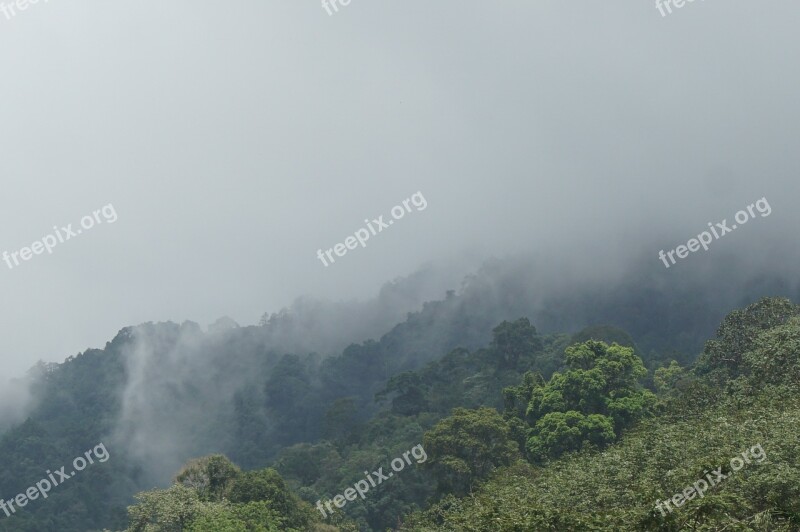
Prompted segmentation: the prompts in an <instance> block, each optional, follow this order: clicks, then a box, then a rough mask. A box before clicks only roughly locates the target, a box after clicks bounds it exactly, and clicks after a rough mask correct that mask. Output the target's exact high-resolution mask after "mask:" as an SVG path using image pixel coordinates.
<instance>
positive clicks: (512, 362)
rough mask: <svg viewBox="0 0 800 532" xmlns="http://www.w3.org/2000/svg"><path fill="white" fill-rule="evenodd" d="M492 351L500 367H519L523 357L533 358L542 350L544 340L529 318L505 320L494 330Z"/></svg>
mask: <svg viewBox="0 0 800 532" xmlns="http://www.w3.org/2000/svg"><path fill="white" fill-rule="evenodd" d="M492 334H493V339H492V344H491V346H490V349H489V351H490V353H491V354H492V355H493V356H494V357H495V359H496V360H497V364H498V367H499V368H500V369H512V370H513V369H517V367H518V365H519V363H520V361H521V360H523V359H529V360H532V359H533V357H534V355H535V354H536V353H538V352H540V351H541V350H542V340H541V339H540V338H539V334H538V333H537V332H536V327H534V326H533V325H531V322H530V321H529V320H528V318H520V319H518V320H516V321H513V322H509V321H503V322H502V323H501V324H500V325H498V326H497V327H495V328H494V329H493V330H492Z"/></svg>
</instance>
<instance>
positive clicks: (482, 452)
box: [423, 408, 519, 494]
mask: <svg viewBox="0 0 800 532" xmlns="http://www.w3.org/2000/svg"><path fill="white" fill-rule="evenodd" d="M423 441H424V448H425V451H426V452H427V453H428V456H429V458H428V461H427V462H426V466H427V467H429V468H430V469H431V470H432V471H433V472H434V476H435V477H436V479H437V481H438V484H439V489H440V490H441V491H444V492H455V493H462V494H463V493H466V492H467V491H468V490H469V488H470V486H472V484H473V483H474V482H475V481H476V480H480V479H483V478H486V477H487V476H488V475H489V473H491V472H492V471H493V470H494V469H495V468H497V467H500V466H505V465H509V464H511V463H512V462H513V461H514V460H515V459H517V458H518V457H519V450H518V445H517V443H516V442H515V441H514V439H513V437H512V435H511V429H510V427H509V426H508V424H507V423H506V422H505V421H504V420H503V418H502V416H501V415H500V414H499V413H498V412H497V411H496V410H494V409H492V408H479V409H477V410H467V409H464V408H456V409H454V410H453V413H452V415H451V416H450V417H447V418H445V419H443V420H441V421H440V422H439V423H437V424H436V426H435V427H433V429H431V430H430V431H429V432H427V433H426V434H425V437H424V439H423Z"/></svg>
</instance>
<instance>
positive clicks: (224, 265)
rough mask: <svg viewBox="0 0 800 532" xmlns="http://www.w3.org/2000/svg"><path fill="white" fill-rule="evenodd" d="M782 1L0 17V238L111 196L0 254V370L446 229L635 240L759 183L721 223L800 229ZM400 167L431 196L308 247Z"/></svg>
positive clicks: (558, 244) (238, 306) (296, 4)
mask: <svg viewBox="0 0 800 532" xmlns="http://www.w3.org/2000/svg"><path fill="white" fill-rule="evenodd" d="M6 1H7V0H6ZM798 24H800V5H799V4H798V3H797V2H790V1H788V0H780V1H775V2H766V3H765V2H753V1H750V2H744V1H741V0H738V1H731V0H725V1H724V2H723V1H721V0H708V1H699V0H698V1H695V2H694V3H687V4H686V5H685V6H684V7H682V8H681V9H674V8H673V13H672V14H670V15H668V16H666V17H662V16H661V15H660V14H659V12H658V10H657V9H656V7H655V5H654V2H647V1H645V2H642V1H633V0H628V1H615V2H587V1H580V2H579V1H576V0H572V1H563V0H558V1H556V0H553V1H538V0H537V1H531V0H524V1H522V0H520V1H503V2H464V1H455V0H436V1H435V2H430V1H427V2H399V1H383V0H381V1H375V0H370V1H367V0H352V1H351V3H350V4H349V5H348V6H347V7H343V6H340V9H339V12H338V13H335V14H334V15H333V16H329V15H328V14H327V13H326V11H325V10H324V9H323V8H322V6H321V5H320V3H319V2H318V1H315V0H309V1H303V2H301V1H297V0H291V1H289V0H285V1H282V2H275V1H260V2H255V1H244V2H227V3H220V2H208V1H203V0H201V1H196V0H195V1H192V2H189V1H187V0H176V1H173V2H155V1H152V0H142V1H137V2H130V1H127V2H107V1H105V2H101V1H99V0H83V1H81V2H68V1H62V0H50V2H49V3H44V2H43V1H40V2H39V3H38V4H35V5H31V6H29V7H28V9H26V10H25V11H21V12H18V13H17V15H16V16H14V17H13V18H11V19H10V20H9V19H7V18H6V17H5V16H3V15H2V14H0V97H1V99H0V177H2V183H3V192H4V193H3V194H2V195H1V196H0V252H2V251H8V252H13V251H18V250H19V249H20V248H23V247H25V246H30V245H31V244H32V243H33V242H34V241H36V240H41V239H42V238H44V237H45V236H46V235H48V234H52V233H53V226H54V225H57V226H59V227H62V226H66V225H67V224H70V223H71V224H73V227H78V226H79V221H80V219H81V218H82V217H83V216H85V215H87V214H88V215H91V214H92V212H93V211H95V210H98V209H100V208H101V207H103V206H104V205H108V204H112V205H113V206H114V208H115V210H116V213H117V215H118V219H117V221H116V222H115V223H113V224H108V223H103V224H100V225H97V226H96V227H94V228H92V229H91V230H87V231H84V232H83V233H82V234H81V235H79V236H77V237H75V238H73V239H70V240H69V241H66V242H64V243H60V244H58V246H57V247H55V248H54V249H53V253H52V255H50V254H47V253H46V252H45V253H43V254H41V255H34V256H33V258H31V259H30V260H29V261H27V262H22V263H21V264H20V265H19V266H16V267H14V268H13V269H9V268H8V267H7V265H6V264H5V263H4V262H0V290H2V296H3V297H2V300H3V305H2V311H0V312H1V313H2V314H0V317H2V319H0V335H2V339H3V341H2V345H0V355H1V356H2V360H3V366H2V367H3V370H2V371H3V373H4V374H7V375H8V374H11V375H17V374H21V373H23V372H24V371H25V370H26V369H27V368H28V367H30V366H31V365H32V364H34V363H35V362H36V361H37V360H38V359H44V360H46V361H61V360H63V359H64V358H65V357H67V356H70V355H74V354H76V353H77V352H78V351H82V350H84V349H86V348H87V347H102V346H103V345H104V344H105V342H106V341H107V340H110V339H111V338H113V336H114V335H115V334H116V332H117V331H118V330H119V329H121V328H122V327H125V326H128V325H135V324H138V323H141V322H144V321H163V320H174V321H178V322H180V321H183V320H187V319H189V320H195V321H198V322H199V323H201V324H202V325H207V324H208V323H210V322H213V321H214V320H215V319H217V318H218V317H220V316H223V315H229V316H231V317H233V318H234V319H236V320H237V321H239V323H241V324H243V325H244V324H253V323H256V322H257V321H258V319H259V316H260V315H261V314H262V313H263V312H265V311H269V312H274V311H277V310H279V309H280V308H281V307H283V306H286V305H288V304H290V303H291V301H292V300H293V299H294V298H295V297H297V296H299V295H303V294H311V295H314V296H317V297H325V298H347V299H350V298H369V297H371V296H373V295H375V293H376V292H377V290H378V288H379V287H380V285H381V284H382V283H384V282H386V281H389V280H391V279H393V278H396V277H397V276H403V275H408V274H410V273H412V272H413V271H415V270H416V269H417V268H418V267H419V266H420V265H421V264H423V263H425V262H427V261H442V260H449V259H452V258H453V257H462V256H464V254H466V256H469V257H483V256H489V255H494V256H503V255H504V254H509V253H516V252H519V251H523V250H524V251H531V250H540V252H542V253H555V254H560V253H563V254H569V255H572V256H575V257H576V260H585V261H586V262H587V264H589V265H591V264H592V261H597V260H598V257H602V261H603V262H604V263H605V264H606V265H607V264H608V263H609V262H610V263H612V264H615V263H616V262H617V261H622V260H624V258H625V257H626V256H633V255H639V254H642V253H652V254H653V260H654V262H655V261H657V257H656V253H657V252H658V250H660V249H662V248H671V247H674V246H675V245H677V244H679V243H681V242H685V241H686V240H687V239H688V238H690V237H691V236H692V235H693V234H696V233H697V232H699V231H702V230H703V229H704V228H705V227H706V223H707V222H709V221H719V220H722V219H723V218H726V217H727V218H729V219H730V218H732V216H733V214H734V213H735V212H736V211H737V210H738V209H741V208H743V207H745V206H746V205H747V204H750V203H753V202H755V200H757V199H759V198H761V197H763V196H766V197H767V198H768V200H769V203H770V204H771V207H772V210H773V214H772V215H771V216H770V217H769V218H764V219H763V220H762V219H759V221H758V222H757V223H758V224H759V225H761V226H762V227H761V228H758V229H756V230H753V231H752V232H750V233H747V232H745V229H744V228H743V229H741V233H740V234H737V235H735V237H736V239H739V240H738V242H739V243H741V242H743V241H745V240H747V239H752V238H755V237H756V235H758V237H759V238H772V239H777V238H780V237H781V235H785V238H786V245H787V246H796V236H795V235H796V228H797V222H798V218H799V217H798V214H797V212H796V211H797V209H796V199H797V197H798V195H797V193H798V191H799V190H798V189H800V186H798V174H797V170H798V162H800V161H798V159H800V150H798V149H797V146H796V144H797V139H798V133H800V131H798V129H800V117H799V116H798V109H800V107H798V104H797V87H798V86H800V84H799V83H798V81H800V80H798V75H799V74H800V69H798V68H797V66H798V65H797V58H798V40H799V39H800V37H798V34H797V27H798ZM418 191H419V192H421V193H422V194H423V196H424V198H425V199H426V201H427V203H428V207H427V208H426V209H425V210H424V211H419V212H417V211H416V210H414V211H413V212H412V213H409V214H407V215H406V216H405V218H403V219H402V220H400V221H397V222H395V224H393V225H392V226H391V228H390V229H388V230H385V231H384V232H382V233H380V234H378V235H375V236H374V237H373V238H372V239H371V240H370V241H369V242H368V243H367V247H366V248H360V247H359V248H357V249H355V250H352V251H349V252H348V254H347V255H345V256H344V257H341V258H339V259H338V260H337V262H336V263H335V264H332V265H330V266H329V267H327V268H326V267H324V266H323V265H322V263H321V261H320V260H319V259H317V257H316V251H317V249H319V248H323V249H328V248H332V247H333V246H334V245H335V244H337V243H339V242H343V241H344V240H345V238H346V237H347V236H349V235H351V234H353V233H354V232H355V231H356V230H358V229H359V228H361V227H363V226H364V225H365V224H364V220H365V219H367V218H368V219H370V220H372V219H373V218H377V217H378V216H379V215H384V216H385V217H386V218H389V211H390V209H391V208H392V207H393V206H395V205H397V204H399V203H401V202H402V201H403V200H404V199H406V198H409V197H410V196H411V195H412V194H414V193H416V192H418ZM753 224H754V225H755V224H756V222H753ZM749 230H750V226H748V228H747V231H749ZM756 231H758V232H756ZM737 232H738V231H737ZM728 239H729V240H730V242H726V244H725V245H727V246H734V247H735V246H736V245H737V242H736V239H734V237H733V236H730V237H728ZM730 249H733V248H730ZM730 249H729V250H728V251H730ZM712 251H713V250H712ZM712 251H710V252H712ZM710 252H709V253H710ZM598 253H600V254H601V255H599V256H598ZM603 254H605V255H603ZM611 257H614V259H611ZM454 288H457V286H454Z"/></svg>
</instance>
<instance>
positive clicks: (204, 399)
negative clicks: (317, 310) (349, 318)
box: [0, 264, 800, 531]
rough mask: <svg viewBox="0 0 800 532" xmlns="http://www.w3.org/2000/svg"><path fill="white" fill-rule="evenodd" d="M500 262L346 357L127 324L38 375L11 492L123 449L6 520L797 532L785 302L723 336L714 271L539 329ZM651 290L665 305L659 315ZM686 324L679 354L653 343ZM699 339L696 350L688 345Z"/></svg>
mask: <svg viewBox="0 0 800 532" xmlns="http://www.w3.org/2000/svg"><path fill="white" fill-rule="evenodd" d="M499 267H500V265H498V264H495V265H490V266H487V269H488V270H491V269H492V268H494V270H495V271H493V272H492V273H491V274H489V273H487V269H484V271H482V272H481V275H479V276H477V277H475V278H473V279H472V280H471V281H470V283H468V284H467V285H466V286H465V287H464V288H463V289H462V291H461V292H460V293H458V294H456V293H454V292H450V293H448V294H447V295H446V297H445V298H444V299H443V300H440V301H434V302H430V303H426V304H425V305H424V307H423V308H422V309H421V310H420V311H418V312H415V313H411V314H409V315H408V317H407V319H406V320H405V321H404V322H403V323H400V324H398V325H397V326H395V327H393V328H392V330H390V331H389V332H387V333H386V334H384V335H383V336H381V337H380V338H379V339H377V340H367V341H365V342H361V343H354V344H352V345H350V346H349V347H347V348H345V349H344V350H343V351H342V352H341V353H340V354H339V355H337V356H323V355H320V354H317V353H313V352H295V353H291V352H282V351H281V350H280V348H279V347H276V343H275V341H274V330H275V328H276V327H279V325H277V323H278V321H274V320H281V321H283V322H287V321H291V320H292V319H294V320H301V321H302V319H303V316H297V317H294V318H292V316H291V315H290V313H288V312H287V313H285V314H284V315H283V316H282V317H280V318H273V321H270V320H265V321H264V323H262V325H261V326H258V327H237V326H235V324H224V323H222V322H221V323H220V324H218V326H217V327H216V328H215V329H214V330H213V331H210V332H207V333H206V332H203V331H202V330H201V329H200V327H199V326H197V325H196V324H193V323H188V322H187V323H184V324H182V325H177V324H172V323H162V324H144V325H141V326H138V327H130V328H126V329H124V330H122V331H121V332H120V333H119V334H118V335H117V336H116V338H114V340H112V341H111V342H109V343H108V344H107V345H106V347H105V348H104V349H102V350H98V349H94V350H88V351H86V352H84V353H82V354H80V355H78V356H75V357H70V359H68V360H67V361H66V362H64V363H63V364H50V365H40V366H38V367H37V368H35V386H34V388H33V390H34V392H35V393H34V396H35V401H34V403H33V404H32V406H31V410H30V412H29V415H28V419H27V420H26V421H25V422H24V423H22V424H20V425H18V426H16V427H14V428H13V429H11V430H10V431H8V432H7V433H6V434H4V435H3V437H2V440H0V451H2V452H3V455H4V457H5V458H6V461H5V466H4V468H3V469H2V472H1V473H0V494H5V496H6V497H11V496H12V495H13V494H17V493H24V492H25V490H26V489H27V488H28V487H29V486H32V485H34V484H35V482H36V481H38V480H39V479H41V478H42V477H43V476H44V472H45V470H56V469H58V468H59V467H60V466H61V465H63V464H69V463H70V461H71V460H72V458H73V457H75V456H80V455H81V453H82V452H83V451H85V450H86V449H91V448H92V447H93V446H95V445H97V444H98V443H100V442H102V443H103V444H104V445H105V446H106V447H107V449H108V452H109V454H110V459H109V460H108V461H107V462H104V463H96V464H93V465H92V466H91V467H88V468H87V469H86V470H85V471H81V472H80V473H79V474H75V475H74V478H71V479H70V480H69V481H68V484H67V485H64V486H63V487H60V486H59V487H56V488H54V489H53V490H52V491H51V492H50V493H49V497H48V504H46V505H45V504H39V502H40V501H30V504H29V505H28V506H27V507H26V508H18V510H19V511H18V512H15V513H14V514H13V515H10V516H9V517H5V516H3V515H2V514H0V530H8V531H12V530H15V531H16V530H19V531H39V530H64V531H87V530H88V531H100V530H103V529H108V530H129V531H173V530H175V531H178V530H191V531H195V530H196V531H199V530H223V531H227V530H230V531H239V530H243V531H246V530H269V531H272V530H336V529H340V530H387V529H394V528H402V529H404V530H495V529H497V530H520V531H521V530H648V529H653V530H657V529H662V530H679V529H690V530H723V529H726V530H731V529H737V530H739V529H740V530H750V529H754V530H773V529H774V530H793V529H795V528H792V527H793V526H796V521H795V520H796V519H797V515H798V514H797V511H798V508H797V506H796V504H797V503H796V501H797V500H798V498H797V495H798V493H800V477H798V474H797V472H796V470H795V469H794V467H795V466H794V464H795V461H794V460H795V458H796V457H797V453H798V449H797V448H796V445H797V440H798V438H797V429H796V420H797V419H798V416H800V410H798V409H799V408H800V406H799V405H798V403H797V401H796V400H795V396H796V391H797V390H796V386H798V385H800V377H798V375H800V362H798V358H797V357H798V353H800V351H798V346H799V345H800V343H798V342H800V340H798V338H800V322H798V321H797V320H793V319H791V318H792V317H793V316H797V315H798V314H800V313H798V310H797V308H796V307H795V306H794V305H793V304H791V303H789V301H788V300H783V299H764V300H761V301H759V302H758V303H756V304H753V305H750V306H748V307H746V308H745V309H742V310H738V311H734V312H732V313H730V314H729V315H728V317H727V318H726V319H725V321H724V322H723V325H722V326H721V327H719V329H718V331H717V333H716V334H717V336H716V338H713V339H710V338H711V337H712V336H713V334H714V333H713V327H712V328H711V329H712V330H711V331H710V332H709V333H708V334H707V335H706V336H705V337H701V336H700V335H701V332H700V331H703V329H704V327H703V326H698V325H697V324H703V323H706V322H707V321H708V320H709V314H711V315H716V314H720V318H721V317H722V315H723V314H724V312H722V311H721V310H722V309H721V308H720V307H721V305H722V303H721V298H719V297H715V294H714V292H713V288H714V286H713V284H711V285H710V286H709V287H708V288H707V290H708V292H707V294H706V297H704V298H696V299H695V300H691V301H689V300H685V299H682V298H681V295H682V292H681V290H673V291H665V292H664V293H662V294H654V293H653V291H652V290H647V291H639V289H638V288H637V284H636V283H634V284H633V285H631V287H630V288H629V290H627V291H625V292H619V291H609V292H608V293H606V294H600V293H599V292H597V291H587V292H586V293H584V294H583V295H582V296H580V295H579V294H576V295H570V296H569V297H565V299H564V301H562V302H561V303H560V304H559V305H553V306H551V307H547V310H546V312H544V311H536V312H532V313H531V315H533V316H539V317H540V318H542V319H543V320H544V321H545V322H549V324H550V326H552V325H553V324H554V323H558V322H563V323H569V324H570V325H571V327H567V328H565V329H564V330H562V331H548V332H543V331H541V330H540V329H539V327H538V325H537V323H536V321H535V319H530V318H529V317H528V316H525V315H524V314H518V315H515V316H513V317H508V319H506V318H502V319H498V318H499V317H500V316H503V315H505V316H509V315H511V314H512V313H513V312H514V311H515V310H516V309H518V308H519V307H523V306H526V305H527V306H528V307H532V306H538V305H540V304H541V301H539V300H538V299H537V300H536V301H535V302H533V303H532V302H531V301H528V303H524V302H523V301H522V299H520V298H523V296H524V294H520V292H519V291H518V290H515V288H514V287H515V286H516V285H515V282H518V281H519V280H520V277H519V275H520V273H519V271H518V270H515V269H514V268H508V270H509V271H508V272H505V273H504V274H502V275H498V274H497V271H496V270H497V268H499ZM523 277H524V276H523ZM501 280H504V281H506V282H507V285H506V287H505V288H504V289H499V288H498V287H500V286H502V283H500V282H499V281H501ZM775 283H776V284H781V283H780V282H779V281H777V280H776V281H775ZM697 284H699V283H696V284H695V283H693V284H692V286H697ZM687 286H689V285H687ZM648 298H650V300H651V301H652V300H653V298H656V300H659V301H662V303H663V306H661V307H659V308H657V309H655V310H653V311H652V312H651V314H650V315H649V316H648V315H647V314H646V313H645V314H643V312H642V311H643V310H647V309H644V308H643V307H642V306H641V305H640V302H643V301H646V300H648ZM533 299H535V298H533ZM698 299H702V300H704V301H706V303H704V304H703V305H698V304H697V303H695V302H693V301H697V300H698ZM482 302H483V304H482ZM577 309H581V310H580V312H577ZM591 309H593V310H591ZM609 309H613V311H611V310H609ZM664 309H668V310H670V311H671V312H674V313H675V317H674V319H666V317H665V316H664V314H665V313H666V310H664ZM573 310H575V311H576V312H574V313H571V312H572V311H573ZM559 312H561V313H563V317H558V316H559V314H558V313H559ZM595 313H597V317H599V316H600V315H602V314H606V315H609V316H612V317H614V318H615V319H608V320H603V321H600V320H599V319H597V320H595V319H593V318H594V317H595ZM546 316H550V318H549V320H548V318H547V317H546ZM692 320H694V322H695V326H693V327H691V328H689V330H688V331H685V333H684V334H679V335H678V337H679V338H678V340H676V345H677V346H682V348H681V349H679V348H678V347H675V348H670V347H663V346H668V345H669V339H670V337H671V335H672V334H675V330H676V328H678V326H677V325H676V323H679V324H680V323H687V322H692ZM717 321H719V320H717ZM626 327H627V328H626ZM631 329H632V330H633V331H635V332H636V333H637V334H634V333H632V332H631ZM796 336H797V337H798V338H795V337H796ZM706 339H709V341H708V342H706V343H705V347H700V348H698V351H700V350H701V349H702V355H701V356H700V358H699V359H698V360H697V361H696V362H695V361H694V358H695V357H694V354H693V351H691V350H690V349H689V348H686V347H685V346H692V345H697V346H702V345H703V340H706ZM682 349H683V350H682ZM756 444H760V445H762V446H763V449H764V451H765V452H766V455H767V459H766V460H765V461H764V462H763V463H760V464H758V465H757V466H756V465H753V466H750V465H748V467H747V468H746V469H745V470H743V471H742V472H740V473H738V474H737V475H736V477H735V478H732V479H731V480H729V481H726V483H725V484H724V485H721V486H719V487H715V488H713V489H709V491H708V493H706V494H705V497H704V498H703V499H701V500H696V501H694V500H693V501H690V502H688V503H687V504H686V505H685V506H684V507H681V508H675V511H674V512H669V513H667V514H666V515H665V516H661V515H660V513H659V511H658V510H656V509H655V504H656V499H659V498H660V500H663V499H668V498H670V497H671V496H672V495H673V494H674V493H677V492H680V491H681V490H682V489H683V488H684V487H685V486H686V485H691V484H692V483H693V482H694V481H695V480H697V479H698V478H703V474H701V473H702V471H703V470H704V469H709V468H712V466H713V467H714V468H716V467H717V466H719V465H721V464H722V463H723V462H722V461H721V460H722V459H723V458H724V457H726V456H728V455H730V457H733V456H736V455H737V454H740V453H741V452H742V451H743V450H745V449H749V448H751V447H752V446H754V445H756ZM414 448H417V449H424V451H419V452H420V453H422V452H424V454H425V458H424V459H422V458H418V459H417V460H416V462H415V461H413V460H412V459H411V458H410V457H409V456H408V455H407V456H406V461H407V466H406V468H405V469H404V470H403V471H402V472H398V473H397V474H395V475H394V477H393V478H391V479H390V480H387V481H386V483H385V484H378V485H376V486H370V490H371V491H369V493H367V494H365V496H364V497H358V498H356V499H355V500H354V501H353V500H352V499H349V498H348V499H347V501H348V502H347V504H346V505H345V506H344V507H343V508H342V509H341V510H338V508H337V507H338V505H334V506H333V510H334V511H330V508H328V509H326V508H325V506H324V503H325V501H330V500H331V499H333V498H334V497H335V496H336V495H337V494H340V493H343V492H344V493H347V492H346V491H345V490H347V488H348V487H353V486H358V483H359V482H363V483H366V480H364V479H365V473H367V472H370V471H376V470H378V468H379V467H383V468H384V469H385V470H389V464H390V463H392V460H393V459H395V458H398V457H401V456H403V452H406V451H409V450H411V449H414ZM415 456H416V455H415ZM366 478H372V477H371V476H367V477H366ZM170 485H172V487H170ZM137 493H139V495H137V497H136V498H135V499H134V498H133V496H134V495H135V494H137ZM353 493H354V492H353ZM318 501H319V503H318ZM320 506H322V510H320ZM759 526H760V527H761V528H758V527H759ZM682 527H683V528H682ZM692 527H693V528H692ZM704 527H705V528H704ZM725 527H728V528H725ZM731 527H740V528H731ZM747 527H753V528H747ZM764 527H767V528H764ZM769 527H773V528H769Z"/></svg>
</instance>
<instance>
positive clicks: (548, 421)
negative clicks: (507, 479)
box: [504, 340, 656, 461]
mask: <svg viewBox="0 0 800 532" xmlns="http://www.w3.org/2000/svg"><path fill="white" fill-rule="evenodd" d="M566 362H567V371H565V372H564V373H554V374H553V376H552V377H551V378H550V380H549V381H548V382H546V383H545V382H544V379H542V378H541V377H539V376H535V375H533V374H526V375H525V376H524V377H523V383H522V384H521V385H520V386H516V387H510V388H506V390H505V391H504V396H505V400H506V401H505V402H506V416H507V417H509V416H517V417H520V418H522V419H524V420H526V421H527V422H528V424H529V425H530V427H531V430H530V434H529V437H528V440H527V442H526V444H525V449H526V452H527V453H528V458H529V459H531V460H534V461H542V460H544V459H547V458H555V457H557V456H558V455H560V454H561V453H564V452H567V451H573V450H579V449H581V448H582V447H583V445H584V444H585V443H591V444H593V445H596V446H598V447H602V446H605V445H607V444H608V443H610V442H612V441H613V440H614V439H615V438H616V437H617V436H618V435H619V433H620V431H621V430H622V429H624V428H625V427H629V426H631V425H633V424H634V423H635V422H636V421H638V420H639V419H640V418H641V417H643V416H644V415H646V414H648V413H650V412H651V411H652V410H653V407H654V406H655V403H656V398H655V396H654V395H653V393H652V392H650V391H648V390H646V389H644V388H643V387H642V386H641V384H640V382H639V381H640V380H641V379H642V378H643V377H644V376H645V375H646V374H647V370H646V369H645V367H644V364H643V363H642V360H641V359H640V358H639V357H637V356H636V355H635V354H634V352H633V348H631V347H623V346H621V345H618V344H612V345H611V346H609V345H607V344H605V343H604V342H598V341H596V340H588V341H586V342H583V343H581V344H574V345H571V346H569V347H568V348H567V349H566ZM525 400H527V408H526V409H525V411H524V414H523V413H522V405H523V404H524V403H523V401H525ZM518 433H519V431H518V430H515V431H514V434H518Z"/></svg>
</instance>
